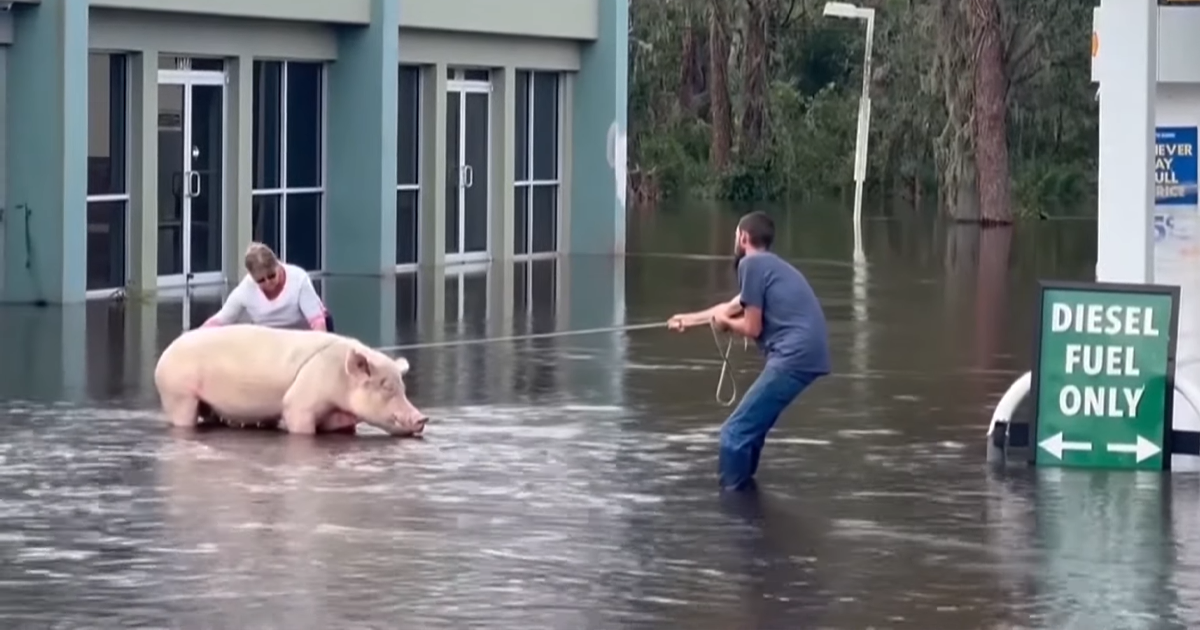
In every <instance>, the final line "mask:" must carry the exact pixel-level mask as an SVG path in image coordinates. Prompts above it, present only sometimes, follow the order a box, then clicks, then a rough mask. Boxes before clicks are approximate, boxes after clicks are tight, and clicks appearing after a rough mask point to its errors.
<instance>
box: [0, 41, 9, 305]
mask: <svg viewBox="0 0 1200 630" xmlns="http://www.w3.org/2000/svg"><path fill="white" fill-rule="evenodd" d="M0 68H5V69H6V70H5V71H4V72H0V123H4V122H6V121H7V120H8V97H7V94H8V72H7V68H8V47H0ZM6 146H8V125H7V124H0V147H6ZM7 203H8V155H7V154H6V153H5V152H4V151H0V296H3V295H4V279H5V277H7V275H8V274H7V273H6V272H5V270H4V269H5V264H4V263H5V258H6V254H5V253H4V252H5V246H4V245H5V242H6V241H7V240H8V239H7V237H5V235H4V233H5V224H6V223H7V221H6V216H5V215H6V212H5V206H6V205H7Z"/></svg>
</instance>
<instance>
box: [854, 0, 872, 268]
mask: <svg viewBox="0 0 1200 630" xmlns="http://www.w3.org/2000/svg"><path fill="white" fill-rule="evenodd" d="M862 11H863V15H865V17H866V20H867V33H866V42H865V43H864V44H863V81H862V95H861V96H860V97H859V99H858V130H857V136H856V138H855V141H854V261H855V262H856V263H861V262H864V260H865V258H866V255H865V253H864V252H863V245H862V203H863V185H864V183H865V181H866V178H867V152H868V149H869V144H870V134H871V90H870V87H871V47H872V44H873V43H874V42H873V40H874V38H875V10H874V9H862Z"/></svg>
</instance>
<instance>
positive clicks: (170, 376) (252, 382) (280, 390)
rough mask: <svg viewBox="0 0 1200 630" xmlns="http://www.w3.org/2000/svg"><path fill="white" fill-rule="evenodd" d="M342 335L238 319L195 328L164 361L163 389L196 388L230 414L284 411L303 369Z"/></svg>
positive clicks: (159, 376) (159, 375)
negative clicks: (236, 322)
mask: <svg viewBox="0 0 1200 630" xmlns="http://www.w3.org/2000/svg"><path fill="white" fill-rule="evenodd" d="M340 340H341V337H340V336H338V335H333V334H331V333H320V332H314V331H306V330H284V329H277V328H267V327H265V326H256V325H252V324H234V325H230V326H217V327H210V328H199V329H196V330H191V331H188V332H186V333H184V334H183V335H180V336H179V337H178V338H176V339H175V340H174V341H173V342H171V344H170V345H168V346H167V348H166V350H164V351H163V354H162V356H161V357H160V358H159V360H158V365H157V367H156V368H155V380H156V381H157V382H158V383H159V386H160V388H162V387H164V386H166V387H178V388H187V389H190V390H193V391H195V393H196V395H198V396H199V397H200V399H201V400H203V401H204V402H206V403H208V404H210V405H211V406H212V407H213V408H214V409H216V410H218V412H221V413H223V414H227V415H229V416H233V417H237V416H247V417H249V416H260V415H262V414H268V415H271V414H278V413H279V405H280V404H281V403H282V400H283V396H284V394H286V393H287V390H288V388H289V387H291V385H292V382H293V381H294V380H295V378H296V374H297V372H298V371H299V370H300V368H301V367H302V366H303V365H304V363H305V362H306V361H308V360H310V359H312V358H313V357H314V356H315V355H317V354H318V353H319V352H320V350H321V349H322V348H326V347H328V346H329V345H330V344H331V343H335V344H336V343H337V342H338V341H340Z"/></svg>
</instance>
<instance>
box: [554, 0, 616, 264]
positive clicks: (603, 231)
mask: <svg viewBox="0 0 1200 630" xmlns="http://www.w3.org/2000/svg"><path fill="white" fill-rule="evenodd" d="M598 4H599V6H600V37H599V39H598V40H596V41H595V42H592V43H591V44H588V45H586V46H584V48H583V51H582V55H581V58H580V66H579V74H578V75H576V77H575V80H574V94H573V96H572V99H571V101H572V106H571V110H570V112H569V116H568V117H567V120H569V121H570V124H571V125H572V126H573V127H574V128H573V129H572V130H571V137H572V147H571V158H570V159H571V166H570V168H571V171H572V175H573V177H572V178H571V182H572V188H571V189H570V191H569V194H570V200H571V203H570V204H569V206H568V207H567V212H570V214H571V218H570V226H571V231H570V232H569V233H568V235H567V236H568V240H569V248H570V251H571V252H573V253H581V254H612V253H624V252H625V175H626V173H625V130H626V124H625V121H626V109H627V105H628V85H627V83H628V67H627V66H628V59H629V52H628V39H629V0H598Z"/></svg>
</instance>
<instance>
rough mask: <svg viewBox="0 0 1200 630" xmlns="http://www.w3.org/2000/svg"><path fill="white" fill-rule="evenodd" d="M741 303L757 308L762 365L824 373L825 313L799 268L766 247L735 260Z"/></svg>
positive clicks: (826, 347)
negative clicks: (759, 320) (764, 362)
mask: <svg viewBox="0 0 1200 630" xmlns="http://www.w3.org/2000/svg"><path fill="white" fill-rule="evenodd" d="M738 285H739V286H740V287H741V289H742V298H741V302H742V306H744V307H755V308H758V309H760V310H761V311H762V334H760V335H759V336H758V340H757V343H758V347H759V349H760V350H761V351H762V352H763V354H764V355H766V357H767V365H770V366H774V367H778V368H781V369H785V370H788V371H792V372H809V373H815V374H828V373H829V370H830V366H829V334H828V332H827V330H826V327H825V313H824V311H822V310H821V303H820V302H819V301H818V300H817V296H816V294H815V293H813V290H812V287H811V286H810V285H809V284H808V280H807V279H806V278H805V277H804V274H802V273H800V270H798V269H796V268H795V267H793V266H792V265H791V264H790V263H788V262H787V261H785V260H784V259H782V258H780V257H779V256H776V255H775V254H773V253H771V252H760V253H757V254H749V255H747V256H746V257H744V258H742V260H741V262H739V263H738Z"/></svg>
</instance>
